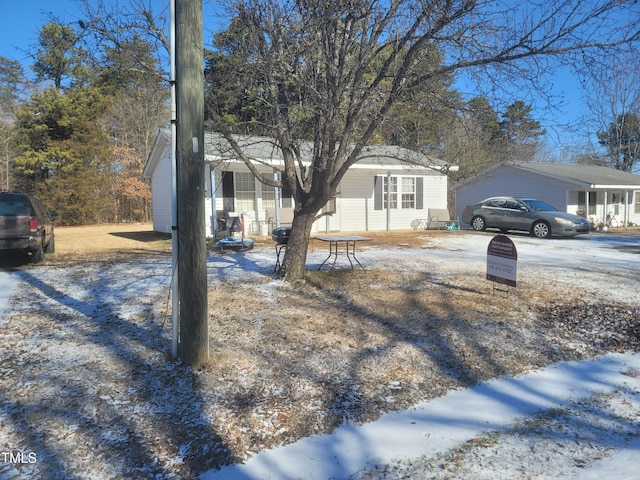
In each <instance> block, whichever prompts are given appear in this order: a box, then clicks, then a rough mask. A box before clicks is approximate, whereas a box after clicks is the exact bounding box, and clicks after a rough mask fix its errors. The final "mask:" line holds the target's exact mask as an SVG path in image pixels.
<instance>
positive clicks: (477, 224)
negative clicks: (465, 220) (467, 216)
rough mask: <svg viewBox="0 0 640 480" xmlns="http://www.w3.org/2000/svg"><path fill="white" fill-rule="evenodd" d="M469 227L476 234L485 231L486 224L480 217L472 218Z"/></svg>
mask: <svg viewBox="0 0 640 480" xmlns="http://www.w3.org/2000/svg"><path fill="white" fill-rule="evenodd" d="M471 226H472V227H473V229H474V230H475V231H476V232H484V231H485V230H486V229H487V223H486V222H485V221H484V218H482V217H473V218H472V219H471Z"/></svg>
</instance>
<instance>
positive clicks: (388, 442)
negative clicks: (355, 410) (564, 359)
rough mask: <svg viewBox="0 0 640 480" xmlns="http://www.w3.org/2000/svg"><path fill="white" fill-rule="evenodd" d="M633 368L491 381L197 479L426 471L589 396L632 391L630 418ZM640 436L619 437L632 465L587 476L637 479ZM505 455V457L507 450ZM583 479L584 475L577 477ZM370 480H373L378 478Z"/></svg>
mask: <svg viewBox="0 0 640 480" xmlns="http://www.w3.org/2000/svg"><path fill="white" fill-rule="evenodd" d="M637 367H640V354H639V353H629V354H611V355H606V356H603V357H601V358H598V359H595V360H592V361H587V362H568V363H564V364H560V365H554V366H551V367H548V368H545V369H542V370H540V371H536V372H533V373H530V374H528V375H523V376H519V377H514V378H504V379H500V380H494V381H490V382H487V383H484V384H482V385H479V386H477V387H475V388H471V389H466V390H458V391H454V392H451V393H449V394H448V395H446V396H444V397H441V398H438V399H436V400H433V401H431V402H426V403H421V404H418V405H416V406H414V407H413V408H411V409H409V410H407V411H404V412H397V413H389V414H386V415H383V416H382V417H381V418H380V419H379V420H377V421H375V422H372V423H369V424H365V425H351V424H346V425H343V426H341V427H339V428H338V429H337V430H336V431H335V432H333V433H332V434H331V435H324V436H313V437H308V438H305V439H303V440H300V441H298V442H296V443H293V444H291V445H287V446H284V447H280V448H276V449H273V450H270V451H266V452H263V453H260V454H258V455H255V456H253V457H252V458H250V459H249V460H248V461H247V462H246V463H245V464H243V465H232V466H228V467H224V468H222V469H221V470H212V471H209V472H206V473H204V474H203V475H201V477H200V478H201V480H217V479H225V480H245V479H267V478H277V479H280V480H288V479H291V480H297V479H318V480H320V479H329V478H334V479H344V478H353V476H354V475H357V473H358V472H361V473H362V472H363V470H364V469H372V468H375V467H376V466H380V465H382V466H386V470H387V471H388V470H389V467H388V465H394V464H402V463H407V462H412V461H413V462H417V461H421V462H423V463H428V460H429V459H431V458H435V457H436V456H437V455H439V454H442V453H444V452H446V451H447V450H450V449H453V448H455V447H456V446H457V445H460V444H462V443H464V442H466V441H469V440H471V439H473V438H476V437H478V436H479V435H482V434H483V433H485V432H490V431H499V432H501V431H504V430H505V429H507V428H508V427H510V426H512V425H513V424H514V423H515V422H516V421H517V420H518V419H519V418H521V417H523V416H526V415H532V414H539V413H540V412H541V411H545V410H550V409H558V408H569V407H571V401H572V400H577V399H582V398H585V397H588V396H590V395H591V394H593V393H594V392H597V393H599V394H605V395H606V394H608V393H611V392H614V391H616V390H620V389H631V390H632V391H633V392H634V397H633V401H634V403H631V404H630V405H629V406H628V408H629V409H630V410H631V411H633V412H636V413H637V412H638V407H640V378H634V377H631V376H627V375H625V374H624V372H626V371H627V370H628V369H629V368H637ZM636 428H637V425H636ZM639 434H640V432H638V431H637V429H636V431H635V432H624V436H626V437H627V439H628V443H627V444H626V445H624V444H623V445H618V447H622V448H623V450H622V451H621V452H620V455H619V456H618V455H616V460H618V461H625V460H627V461H631V462H632V463H630V464H626V465H620V464H619V463H618V462H616V461H609V462H605V461H601V462H596V463H595V464H594V465H592V466H590V467H589V469H592V470H593V472H596V471H597V472H598V475H602V477H603V478H633V477H625V476H619V475H614V472H615V471H617V472H618V473H619V474H625V473H626V474H632V473H635V472H636V471H637V462H638V460H639V459H640V450H637V448H638V447H640V437H639V436H638V435H639ZM523 443H524V442H523ZM605 443H606V441H605ZM505 453H508V450H507V449H505ZM634 453H635V455H634ZM516 460H517V459H516ZM507 463H508V462H507ZM554 468H555V467H554V464H553V463H549V464H548V465H547V466H546V468H545V471H544V472H543V473H544V474H545V475H550V476H552V475H553V472H554ZM610 468H611V469H612V470H611V471H610V470H609V469H610ZM582 472H584V470H580V473H582ZM432 473H433V472H432ZM499 473H500V472H499V471H492V470H486V471H485V474H486V475H487V476H486V478H513V477H512V476H508V475H507V476H499ZM497 475H498V476H497ZM594 475H595V473H594ZM372 478H378V475H376V476H374V477H372ZM388 478H394V477H393V476H389V477H388ZM398 478H406V477H398ZM468 478H478V477H476V476H470V477H468ZM580 478H585V477H582V476H581V477H580Z"/></svg>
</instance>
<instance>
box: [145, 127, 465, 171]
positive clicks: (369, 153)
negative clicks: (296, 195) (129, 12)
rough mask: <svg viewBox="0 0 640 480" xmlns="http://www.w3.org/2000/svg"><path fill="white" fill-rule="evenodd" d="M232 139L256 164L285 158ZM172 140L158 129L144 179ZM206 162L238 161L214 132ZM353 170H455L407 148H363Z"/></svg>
mask: <svg viewBox="0 0 640 480" xmlns="http://www.w3.org/2000/svg"><path fill="white" fill-rule="evenodd" d="M234 139H235V141H236V142H238V144H239V145H240V146H241V147H242V149H243V151H244V152H245V153H246V154H247V155H248V156H249V157H250V158H252V159H253V160H255V161H256V162H257V163H260V164H265V165H270V166H274V167H275V166H280V165H283V162H284V159H283V156H282V152H281V150H280V148H278V147H277V145H276V143H275V141H274V140H273V139H271V138H269V137H261V136H249V135H235V136H234ZM170 141H171V134H170V132H169V131H168V130H159V132H158V135H157V137H156V142H155V144H154V147H153V149H152V150H151V154H150V155H149V159H148V160H147V163H146V165H145V168H144V171H143V177H144V178H150V177H151V175H152V174H153V171H154V170H155V168H156V165H157V163H158V161H159V160H160V156H161V155H162V152H163V151H164V149H165V148H166V146H168V144H169V143H170ZM204 143H205V161H209V162H215V161H226V162H240V161H241V160H240V159H238V157H237V155H236V154H235V152H234V151H233V150H232V149H231V146H230V145H229V144H228V142H227V141H226V140H225V139H224V138H223V137H222V135H220V134H218V133H213V132H206V133H205V137H204ZM300 149H301V157H302V158H303V160H304V159H309V161H310V160H311V158H312V156H313V143H312V142H302V144H301V145H300ZM353 168H370V169H398V168H405V169H406V168H428V169H431V170H437V171H441V172H443V173H446V172H448V171H455V170H457V169H458V167H457V165H452V164H449V163H447V162H445V161H443V160H440V159H437V158H434V157H431V156H429V155H425V154H422V153H418V152H414V151H412V150H408V149H406V148H401V147H396V146H377V145H372V146H366V147H365V148H364V149H363V150H362V153H361V155H360V159H359V160H358V162H357V163H356V164H355V165H354V166H353Z"/></svg>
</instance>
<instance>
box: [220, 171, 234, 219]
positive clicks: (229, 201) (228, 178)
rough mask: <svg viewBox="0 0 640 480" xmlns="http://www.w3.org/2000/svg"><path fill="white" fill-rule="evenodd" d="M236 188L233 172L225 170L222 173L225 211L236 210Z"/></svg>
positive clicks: (223, 207) (223, 206)
mask: <svg viewBox="0 0 640 480" xmlns="http://www.w3.org/2000/svg"><path fill="white" fill-rule="evenodd" d="M233 197H235V188H234V186H233V172H224V173H223V174H222V209H223V210H224V211H225V212H233V211H235V208H236V207H235V203H234V201H233Z"/></svg>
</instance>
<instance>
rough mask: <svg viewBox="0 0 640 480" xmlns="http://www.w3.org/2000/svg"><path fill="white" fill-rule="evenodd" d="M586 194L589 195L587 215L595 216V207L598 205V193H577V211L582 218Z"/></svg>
mask: <svg viewBox="0 0 640 480" xmlns="http://www.w3.org/2000/svg"><path fill="white" fill-rule="evenodd" d="M587 193H588V194H589V206H588V208H589V212H588V215H595V214H596V206H597V204H598V193H597V192H585V191H582V190H581V191H579V192H578V210H579V211H580V212H582V215H583V216H584V205H585V203H586V201H587V200H586V198H587Z"/></svg>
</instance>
